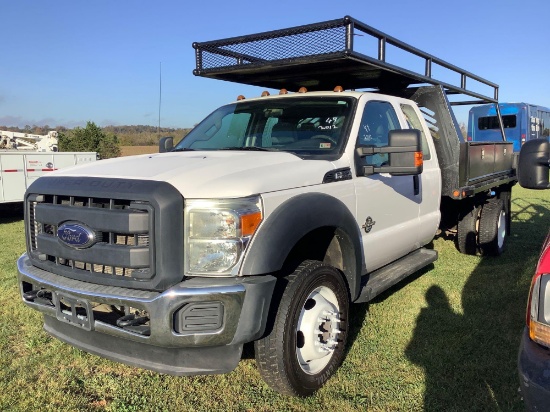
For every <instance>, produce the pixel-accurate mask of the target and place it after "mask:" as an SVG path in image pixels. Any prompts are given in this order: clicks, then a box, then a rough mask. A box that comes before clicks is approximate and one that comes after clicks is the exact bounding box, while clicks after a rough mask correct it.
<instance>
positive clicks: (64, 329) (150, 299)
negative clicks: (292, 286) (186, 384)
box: [17, 254, 276, 374]
mask: <svg viewBox="0 0 550 412" xmlns="http://www.w3.org/2000/svg"><path fill="white" fill-rule="evenodd" d="M17 266H18V270H19V285H20V290H21V295H22V298H23V302H24V303H25V304H26V305H27V306H29V307H31V308H33V309H35V310H38V311H40V312H42V313H43V314H44V315H45V325H44V327H45V329H46V330H47V331H48V332H49V333H51V334H52V335H54V336H56V337H58V338H59V339H61V340H63V341H66V342H68V343H70V344H71V345H73V346H76V347H79V348H81V349H84V350H85V351H88V352H91V353H95V354H98V355H100V356H103V357H107V358H110V359H113V360H116V361H120V362H122V363H127V364H131V365H136V366H140V367H145V368H147V369H152V370H156V371H160V372H164V373H171V374H194V373H221V372H226V371H228V370H227V368H228V367H227V366H226V367H223V368H222V369H221V370H220V368H218V367H211V366H210V365H211V364H212V359H210V358H211V356H214V358H218V357H219V358H224V357H228V358H231V359H232V361H231V362H230V363H231V364H233V363H234V366H233V368H234V367H235V366H236V364H237V363H238V359H239V358H240V353H241V350H242V344H243V343H246V342H250V341H253V340H255V339H258V338H259V337H260V336H261V335H262V334H263V332H264V329H265V324H266V321H267V314H268V311H269V305H270V303H271V295H272V293H273V288H274V286H275V281H276V279H275V277H273V276H269V275H266V276H255V277H241V278H190V279H186V280H184V281H183V282H181V283H179V284H177V285H175V286H173V287H171V288H170V289H168V290H166V291H164V292H162V293H160V292H153V291H142V290H136V289H128V288H122V287H115V286H103V285H96V284H92V283H88V282H83V281H79V280H74V279H69V278H66V277H63V276H59V275H56V274H54V273H51V272H47V271H45V270H42V269H39V268H37V267H35V266H33V265H32V264H31V262H30V260H29V259H28V257H27V255H26V254H24V255H22V256H21V257H20V258H19V260H18V262H17ZM36 290H40V291H41V295H42V296H48V297H50V299H32V298H29V295H31V294H32V293H29V292H30V291H36ZM60 296H61V297H63V299H64V300H66V301H69V302H78V304H79V305H80V309H82V306H84V309H86V308H88V310H87V311H88V312H89V313H88V314H86V315H85V316H84V317H82V316H79V317H77V316H76V315H75V310H74V309H73V316H72V318H71V316H70V314H69V315H68V316H67V315H60V311H59V306H60V305H59V300H60V298H59V297H60ZM101 304H105V305H113V306H125V307H132V308H136V309H138V310H142V311H145V312H146V313H147V314H148V317H149V322H148V324H149V331H148V333H147V334H139V333H135V332H133V331H132V330H131V329H130V330H129V329H126V328H124V327H119V326H117V324H114V323H112V322H111V323H108V322H104V321H101V320H98V319H96V318H97V316H94V313H93V310H92V308H93V307H96V306H97V305H101ZM205 305H206V306H208V305H210V306H209V307H213V308H215V310H214V313H209V315H213V316H205V320H204V322H201V321H200V319H199V321H198V322H194V323H192V324H191V326H190V327H189V328H188V329H186V328H185V327H178V326H177V324H178V320H177V318H178V316H179V314H180V313H182V311H185V312H189V313H193V311H192V309H193V308H195V307H205ZM188 309H190V310H188ZM65 312H67V311H65ZM69 312H70V310H69ZM199 312H200V311H199ZM212 319H214V320H213V321H212ZM179 324H181V322H179ZM209 353H210V355H209ZM214 353H215V355H214ZM178 359H179V360H178ZM235 359H237V360H236V362H235ZM178 362H179V364H176V365H174V363H178ZM189 364H191V365H192V366H191V367H190V368H189V367H188V365H189ZM233 368H231V369H233ZM188 369H189V370H190V371H189V370H188ZM231 369H229V370H231ZM209 371H210V372H209Z"/></svg>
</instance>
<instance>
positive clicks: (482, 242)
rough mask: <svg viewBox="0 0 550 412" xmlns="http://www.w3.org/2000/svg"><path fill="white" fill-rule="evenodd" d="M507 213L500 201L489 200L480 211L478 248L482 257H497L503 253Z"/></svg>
mask: <svg viewBox="0 0 550 412" xmlns="http://www.w3.org/2000/svg"><path fill="white" fill-rule="evenodd" d="M507 215H508V213H507V212H506V208H505V206H504V202H503V201H502V199H497V198H491V199H490V200H489V201H488V202H487V203H486V204H484V205H483V208H482V209H481V217H480V220H479V248H480V250H481V254H482V255H483V256H499V255H501V254H502V252H503V251H504V246H505V243H506V235H507V233H508V232H509V229H508V222H509V220H510V219H509V218H508V216H507Z"/></svg>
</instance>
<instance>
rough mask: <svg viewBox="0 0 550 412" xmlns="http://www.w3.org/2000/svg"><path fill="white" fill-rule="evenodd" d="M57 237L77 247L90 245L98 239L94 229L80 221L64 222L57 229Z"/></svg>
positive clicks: (68, 244)
mask: <svg viewBox="0 0 550 412" xmlns="http://www.w3.org/2000/svg"><path fill="white" fill-rule="evenodd" d="M57 237H58V238H59V240H60V241H61V243H64V244H65V245H67V246H70V247H73V248H76V249H84V248H87V247H90V246H92V245H93V244H94V243H95V241H96V237H95V233H94V231H93V230H92V229H90V228H89V227H87V226H85V225H84V224H82V223H78V222H66V223H63V224H62V225H61V226H59V228H58V229H57Z"/></svg>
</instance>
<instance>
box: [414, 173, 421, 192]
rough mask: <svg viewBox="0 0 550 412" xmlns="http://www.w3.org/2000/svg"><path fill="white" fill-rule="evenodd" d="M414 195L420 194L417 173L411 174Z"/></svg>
mask: <svg viewBox="0 0 550 412" xmlns="http://www.w3.org/2000/svg"><path fill="white" fill-rule="evenodd" d="M413 186H414V195H415V196H418V195H419V194H420V177H419V176H418V175H414V176H413Z"/></svg>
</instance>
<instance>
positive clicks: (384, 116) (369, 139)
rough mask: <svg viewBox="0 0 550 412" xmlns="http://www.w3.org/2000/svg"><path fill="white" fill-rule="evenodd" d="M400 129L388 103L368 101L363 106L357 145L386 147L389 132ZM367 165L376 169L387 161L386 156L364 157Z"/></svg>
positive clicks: (393, 111)
mask: <svg viewBox="0 0 550 412" xmlns="http://www.w3.org/2000/svg"><path fill="white" fill-rule="evenodd" d="M396 129H401V126H400V125H399V120H398V119H397V114H396V113H395V110H394V108H393V106H392V105H391V104H390V103H388V102H378V101H370V102H368V103H367V104H366V105H365V110H364V111H363V117H362V118H361V127H360V129H359V136H358V142H357V143H358V144H359V145H371V146H377V147H380V146H387V144H388V133H389V132H390V130H396ZM365 161H366V163H367V164H370V165H374V166H376V167H379V166H381V165H382V164H383V163H385V162H387V161H388V155H387V154H385V153H384V154H382V153H378V154H375V155H373V156H366V157H365Z"/></svg>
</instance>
